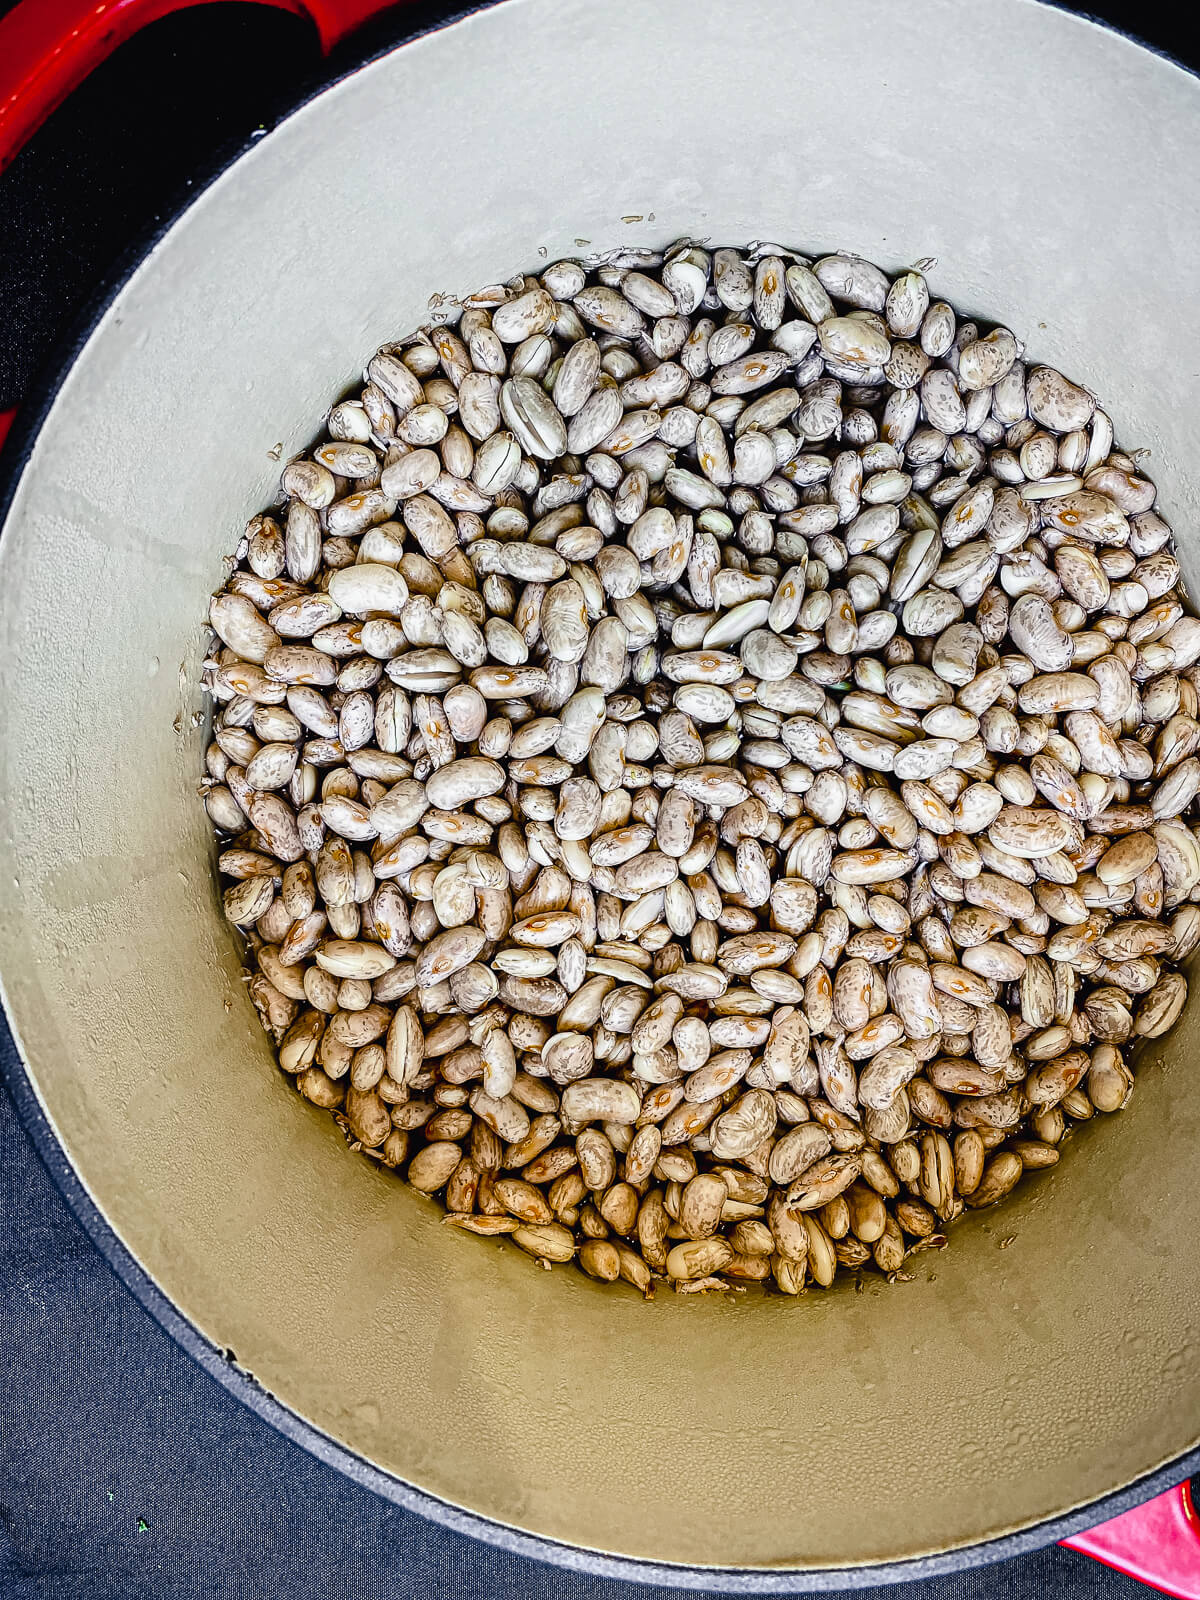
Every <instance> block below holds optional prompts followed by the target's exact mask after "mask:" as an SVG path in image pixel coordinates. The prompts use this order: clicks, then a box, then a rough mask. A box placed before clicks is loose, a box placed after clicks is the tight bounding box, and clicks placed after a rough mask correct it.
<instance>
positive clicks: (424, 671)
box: [202, 241, 1200, 1295]
mask: <svg viewBox="0 0 1200 1600" xmlns="http://www.w3.org/2000/svg"><path fill="white" fill-rule="evenodd" d="M929 266H930V263H920V264H918V267H917V268H915V269H913V270H910V271H905V272H901V273H900V274H899V275H898V276H896V277H894V278H889V276H888V275H887V274H886V273H884V272H882V271H881V270H880V269H879V268H878V267H877V266H874V265H872V264H871V263H870V262H868V261H865V260H863V259H862V258H860V257H856V256H852V255H848V254H834V255H829V256H825V257H824V258H823V259H820V260H816V261H812V262H810V261H808V260H807V259H806V258H804V257H803V256H799V255H797V254H795V253H794V252H792V251H789V250H785V249H783V248H781V247H779V246H775V245H755V246H751V247H749V248H748V249H746V250H734V249H718V250H711V251H710V250H709V249H706V248H701V247H700V246H698V245H696V244H693V243H691V242H688V241H684V242H681V243H679V244H677V245H675V246H673V247H672V248H671V249H669V250H667V251H666V252H653V251H646V250H625V251H621V252H619V253H618V254H616V255H613V256H610V257H608V258H606V259H605V260H604V261H603V262H601V263H599V264H597V263H591V264H589V265H584V264H581V263H578V262H575V261H559V262H556V263H555V264H553V265H551V266H547V267H546V268H545V270H544V271H543V272H542V273H541V274H540V275H539V276H537V277H520V278H517V279H515V280H513V281H511V282H509V283H507V284H504V285H499V286H495V287H492V288H488V289H485V290H483V291H481V292H480V293H478V294H476V295H472V296H470V297H469V298H467V299H466V300H464V301H462V302H457V301H453V302H451V301H448V300H446V299H444V298H443V299H440V300H439V301H438V303H437V316H436V320H435V321H434V322H432V323H431V324H430V325H429V326H426V327H424V328H422V329H420V330H419V331H418V332H416V333H414V334H413V335H411V336H410V337H409V338H407V339H403V340H400V341H398V342H397V343H395V344H392V345H388V346H385V347H384V348H383V349H382V350H380V351H379V353H378V354H377V355H375V357H374V358H373V359H372V360H371V361H370V363H369V364H368V366H367V369H366V372H365V374H364V383H363V386H362V388H361V390H359V391H358V392H356V393H355V394H354V395H353V396H352V397H351V398H348V399H343V400H341V401H339V402H338V403H337V404H335V405H334V406H333V407H332V409H331V410H330V411H329V413H328V417H327V420H326V425H325V433H324V436H323V439H322V442H321V443H319V444H318V445H317V446H316V447H315V448H313V449H312V450H311V451H310V452H309V453H308V454H307V455H306V456H304V457H303V458H301V459H298V460H294V461H292V462H290V463H289V464H288V465H287V467H286V468H285V469H284V471H283V475H282V498H281V502H280V504H279V505H278V506H277V507H276V508H275V509H273V510H271V511H269V512H264V513H263V514H261V515H259V516H256V517H254V518H253V519H252V520H251V522H250V524H249V527H248V528H247V530H246V533H245V536H244V538H243V539H242V541H241V544H240V546H239V548H238V551H237V557H236V566H235V570H233V571H232V573H231V575H230V577H229V579H228V581H227V583H226V584H225V586H224V588H223V589H222V590H221V592H220V593H219V594H218V595H216V596H215V597H214V599H213V601H212V605H211V613H210V615H211V625H212V628H213V630H214V632H215V635H216V640H215V641H214V645H213V649H212V651H211V653H210V656H209V659H208V660H207V662H206V664H205V669H204V683H205V686H206V688H207V689H208V691H209V692H210V694H211V695H212V697H213V700H214V702H215V726H214V732H213V742H212V743H211V745H210V746H209V748H208V751H207V757H206V767H207V773H206V777H205V779H204V783H203V786H202V787H203V793H204V802H205V805H206V807H207V810H208V814H209V816H210V818H211V819H212V822H213V824H214V825H215V827H216V829H217V830H218V833H219V835H220V847H219V848H220V854H219V867H220V872H221V875H222V879H223V883H224V904H225V912H226V915H227V916H228V918H229V919H230V921H231V922H232V923H234V924H235V925H236V926H237V927H238V928H239V929H240V930H241V932H242V934H243V935H244V937H245V940H246V942H247V946H248V956H247V959H248V962H249V964H250V972H249V974H248V982H249V990H250V995H251V997H252V999H253V1001H254V1003H255V1005H256V1007H257V1008H258V1011H259V1014H260V1016H261V1018H262V1021H263V1025H264V1027H265V1028H266V1029H267V1031H268V1032H269V1034H270V1035H271V1037H272V1039H273V1040H274V1042H275V1044H276V1047H277V1052H278V1059H279V1065H280V1067H281V1068H282V1069H283V1071H284V1072H285V1073H287V1074H289V1075H290V1076H291V1077H292V1078H293V1079H294V1082H295V1085H296V1088H297V1089H298V1090H299V1092H300V1093H301V1094H302V1095H304V1096H305V1097H306V1098H307V1099H308V1100H310V1101H311V1102H313V1103H314V1104H315V1105H318V1106H322V1107H325V1108H327V1109H328V1110H330V1111H331V1112H333V1114H334V1116H335V1117H336V1119H337V1121H338V1122H339V1123H340V1125H341V1126H342V1128H343V1129H344V1131H345V1133H346V1136H347V1138H348V1139H349V1140H350V1141H351V1143H352V1145H353V1147H354V1148H357V1149H361V1150H362V1151H363V1152H364V1153H365V1154H367V1155H369V1156H371V1157H373V1158H374V1159H376V1160H378V1161H379V1162H381V1163H382V1164H383V1165H384V1166H385V1167H388V1168H394V1169H398V1170H403V1171H404V1173H405V1175H406V1177H407V1180H408V1182H409V1183H411V1184H412V1185H413V1186H414V1187H416V1188H417V1189H419V1190H422V1191H424V1192H425V1193H427V1194H430V1195H438V1196H440V1197H441V1199H442V1201H443V1203H444V1205H445V1207H446V1210H447V1213H448V1215H447V1217H446V1221H447V1223H449V1224H451V1225H453V1226H455V1227H458V1228H462V1229H465V1230H466V1231H468V1232H472V1233H477V1234H511V1235H512V1237H513V1239H514V1241H515V1242H516V1243H517V1244H518V1245H519V1246H521V1247H522V1248H523V1249H525V1250H526V1251H528V1252H530V1253H531V1254H532V1255H533V1256H534V1257H536V1258H537V1259H538V1260H539V1261H541V1262H542V1263H543V1264H549V1263H551V1262H566V1261H570V1260H572V1259H573V1258H577V1259H578V1261H579V1264H580V1265H581V1266H582V1267H583V1268H584V1270H585V1271H586V1272H588V1273H590V1274H591V1275H592V1276H593V1277H595V1278H598V1279H602V1280H606V1281H613V1280H616V1279H618V1278H620V1279H624V1280H625V1281H626V1282H628V1283H630V1284H632V1285H634V1286H635V1287H636V1288H637V1289H639V1290H641V1291H642V1292H643V1293H645V1294H647V1295H648V1294H650V1293H652V1292H653V1287H654V1283H655V1280H656V1279H657V1278H661V1277H665V1278H666V1279H668V1280H670V1281H671V1282H672V1283H673V1284H674V1286H675V1287H676V1288H677V1289H680V1290H696V1289H706V1288H713V1287H718V1288H725V1287H729V1286H740V1285H743V1284H746V1283H748V1282H755V1281H760V1282H763V1283H767V1284H771V1285H773V1286H775V1287H776V1288H777V1289H779V1290H781V1291H783V1292H784V1293H787V1294H797V1293H799V1292H801V1291H802V1290H803V1289H804V1287H805V1285H806V1283H808V1282H810V1281H811V1282H813V1283H816V1284H820V1285H823V1286H826V1285H829V1284H830V1283H831V1282H832V1281H833V1280H834V1278H835V1276H836V1274H837V1272H838V1269H839V1268H845V1269H848V1270H851V1271H853V1270H857V1269H860V1268H863V1267H867V1266H870V1265H872V1264H873V1265H874V1266H875V1267H876V1268H878V1269H879V1270H880V1271H882V1272H884V1273H886V1274H889V1275H897V1274H902V1270H903V1267H904V1263H905V1260H906V1257H908V1256H909V1255H910V1254H911V1253H912V1252H914V1251H917V1250H922V1249H927V1248H930V1247H931V1246H937V1245H940V1244H943V1243H944V1242H945V1238H944V1234H943V1231H942V1230H943V1228H944V1226H945V1225H946V1224H947V1223H949V1222H950V1221H952V1220H953V1219H954V1218H955V1217H956V1216H957V1215H958V1214H959V1213H960V1212H961V1211H962V1210H963V1208H964V1206H966V1207H980V1206H987V1205H991V1204H993V1203H994V1202H995V1201H997V1200H999V1199H1001V1198H1002V1197H1003V1196H1004V1195H1006V1194H1007V1193H1008V1192H1009V1191H1010V1190H1011V1189H1012V1188H1013V1187H1014V1185H1015V1184H1016V1183H1017V1182H1018V1181H1019V1180H1020V1178H1021V1176H1022V1174H1023V1173H1024V1172H1025V1171H1026V1170H1027V1169H1037V1168H1042V1167H1048V1166H1052V1165H1054V1164H1055V1163H1056V1162H1057V1161H1058V1159H1059V1155H1060V1153H1061V1150H1062V1148H1063V1142H1064V1139H1065V1138H1066V1136H1067V1135H1068V1133H1069V1132H1070V1130H1071V1128H1072V1127H1073V1126H1074V1125H1075V1124H1076V1123H1078V1122H1079V1121H1080V1120H1083V1119H1086V1118H1089V1117H1091V1116H1092V1115H1093V1114H1094V1113H1095V1112H1113V1111H1116V1110H1118V1109H1120V1108H1121V1107H1123V1106H1124V1105H1125V1103H1126V1102H1127V1100H1128V1098H1129V1096H1130V1093H1131V1091H1132V1088H1133V1083H1134V1079H1133V1075H1132V1072H1131V1068H1130V1061H1129V1051H1130V1050H1131V1048H1132V1046H1133V1045H1134V1044H1135V1043H1136V1041H1137V1040H1138V1039H1140V1038H1156V1037H1158V1036H1159V1035H1161V1034H1163V1033H1165V1032H1166V1030H1167V1029H1169V1028H1170V1027H1171V1026H1172V1025H1173V1024H1174V1022H1175V1021H1176V1019H1177V1018H1178V1017H1179V1015H1180V1012H1181V1010H1182V1008H1183V1006H1184V1002H1185V999H1186V993H1187V988H1186V982H1185V979H1184V977H1183V976H1182V974H1181V973H1180V972H1179V971H1178V970H1177V967H1178V964H1179V963H1180V962H1182V961H1183V959H1184V958H1185V957H1186V956H1188V955H1189V954H1190V953H1191V952H1192V951H1193V949H1194V948H1195V947H1196V945H1197V943H1198V942H1200V904H1198V903H1197V901H1198V900H1200V839H1198V837H1197V827H1198V822H1197V813H1198V806H1197V795H1198V793H1200V757H1198V755H1197V753H1196V752H1197V749H1198V747H1200V722H1198V720H1197V704H1198V695H1197V689H1198V686H1200V667H1198V666H1197V662H1198V661H1200V621H1197V620H1196V619H1195V618H1194V617H1192V616H1190V615H1188V614H1187V613H1186V611H1185V608H1184V604H1183V601H1182V598H1181V591H1180V586H1179V585H1180V572H1179V564H1178V561H1177V560H1176V557H1175V555H1174V553H1173V549H1172V539H1171V530H1170V528H1169V527H1168V525H1167V523H1166V522H1165V521H1164V520H1163V519H1162V517H1161V516H1160V515H1159V514H1158V513H1157V512H1156V511H1155V510H1154V500H1155V489H1154V485H1153V484H1152V483H1151V482H1150V481H1149V479H1148V478H1146V477H1145V476H1144V475H1143V474H1142V472H1141V471H1140V468H1139V463H1138V460H1137V459H1136V457H1135V456H1131V455H1129V454H1126V453H1124V452H1121V451H1119V450H1117V449H1115V448H1114V440H1113V427H1112V423H1111V421H1110V420H1109V417H1108V416H1107V414H1106V413H1105V412H1104V411H1102V410H1101V409H1099V407H1098V406H1097V403H1096V401H1095V399H1094V397H1093V396H1092V395H1091V394H1090V393H1089V392H1088V391H1087V390H1085V389H1083V388H1081V387H1079V386H1077V385H1076V384H1074V383H1072V382H1070V381H1068V379H1067V378H1065V377H1064V376H1063V375H1062V374H1061V373H1059V372H1057V371H1055V370H1053V369H1051V368H1049V367H1045V366H1037V365H1032V364H1027V363H1026V362H1025V360H1024V359H1023V347H1022V345H1021V343H1020V342H1019V341H1018V339H1017V338H1016V337H1015V335H1014V334H1013V333H1012V332H1010V331H1009V330H1008V329H1007V328H1003V327H991V328H988V329H987V331H983V330H982V329H981V328H980V326H979V325H978V324H977V323H975V322H972V321H967V320H962V319H960V317H959V316H957V315H956V313H955V312H954V311H953V310H952V309H951V307H950V306H949V305H948V304H946V303H945V302H944V301H935V302H931V300H930V295H929V290H928V288H927V284H926V279H925V275H924V273H925V271H926V270H928V268H929Z"/></svg>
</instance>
